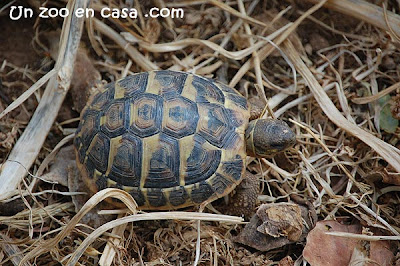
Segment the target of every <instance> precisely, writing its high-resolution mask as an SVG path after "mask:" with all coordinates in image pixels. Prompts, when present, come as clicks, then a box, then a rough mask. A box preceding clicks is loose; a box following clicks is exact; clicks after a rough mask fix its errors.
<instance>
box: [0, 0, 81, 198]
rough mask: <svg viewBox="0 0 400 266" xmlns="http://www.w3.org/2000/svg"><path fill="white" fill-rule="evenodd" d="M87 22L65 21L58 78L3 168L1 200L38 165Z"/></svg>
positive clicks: (74, 4)
mask: <svg viewBox="0 0 400 266" xmlns="http://www.w3.org/2000/svg"><path fill="white" fill-rule="evenodd" d="M87 4H88V1H87V0H76V1H72V0H71V1H69V2H68V8H69V10H74V11H75V10H76V9H77V8H86V7H87ZM83 22H84V19H83V18H81V19H79V18H77V17H76V16H69V17H68V18H66V20H65V23H64V26H63V31H62V34H61V36H62V39H61V42H60V52H59V57H58V60H57V64H56V66H55V69H56V71H57V76H52V78H50V80H49V82H48V84H47V87H46V90H45V92H44V94H43V97H42V99H41V101H40V103H39V105H38V107H37V109H36V112H35V114H34V115H33V117H32V119H31V121H30V123H29V124H28V126H27V127H26V129H25V131H24V133H23V134H22V135H21V137H20V138H19V139H18V141H17V143H16V144H15V146H14V148H13V150H12V152H11V153H10V155H9V156H8V161H6V162H5V163H4V164H3V165H2V171H1V174H0V183H1V184H2V186H1V187H0V195H1V196H0V199H4V195H5V194H6V192H9V191H11V190H14V189H16V187H17V185H18V183H19V182H20V181H21V179H22V178H23V177H24V176H25V175H26V172H27V169H29V168H30V167H31V165H32V164H33V162H34V161H35V159H36V157H37V155H38V154H39V151H40V149H41V148H42V145H43V143H44V140H45V139H46V136H47V133H48V132H49V130H50V128H51V126H52V125H53V122H54V120H55V118H56V116H57V114H58V110H59V108H60V106H61V104H62V103H63V101H64V97H65V95H66V93H67V91H68V88H69V84H70V82H71V74H72V69H73V66H74V62H75V56H76V52H77V49H78V46H79V41H80V36H81V33H82V28H83ZM14 161H17V162H19V163H15V162H14Z"/></svg>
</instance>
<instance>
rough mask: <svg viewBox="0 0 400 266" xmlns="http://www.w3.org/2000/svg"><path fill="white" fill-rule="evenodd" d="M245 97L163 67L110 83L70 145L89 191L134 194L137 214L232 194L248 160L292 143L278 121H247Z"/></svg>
mask: <svg viewBox="0 0 400 266" xmlns="http://www.w3.org/2000/svg"><path fill="white" fill-rule="evenodd" d="M249 117H250V108H249V105H248V102H247V100H246V98H244V97H243V96H242V95H241V94H240V93H239V92H237V91H236V90H235V89H233V88H230V87H228V86H227V85H224V84H222V83H219V82H217V81H214V80H211V79H207V78H204V77H201V76H198V75H195V74H190V73H185V72H178V71H169V70H160V71H150V72H143V73H137V74H134V75H130V76H127V77H125V78H123V79H120V80H117V81H115V82H112V83H109V84H107V85H105V86H104V88H102V89H100V91H99V92H98V93H96V94H94V95H93V96H92V97H91V98H90V99H89V101H88V103H87V105H86V107H85V108H84V110H83V111H82V113H81V120H80V124H79V126H78V129H77V132H76V135H75V139H74V147H75V153H76V161H77V166H78V169H79V171H80V173H81V175H82V178H83V180H84V182H85V183H86V185H87V187H88V188H89V189H90V191H91V192H92V193H95V192H97V191H99V190H101V189H104V188H107V187H115V188H120V189H123V190H125V191H127V192H128V193H130V195H132V197H133V198H134V199H135V201H136V203H137V204H138V206H139V208H140V209H147V210H150V209H157V210H165V209H179V208H183V207H187V206H193V205H199V204H202V203H203V204H206V203H209V202H212V201H214V200H216V199H218V198H221V197H223V196H225V195H227V194H229V193H230V192H231V191H232V190H233V189H234V188H235V187H236V186H237V185H238V184H239V183H240V182H241V181H242V179H243V177H244V176H245V168H246V167H245V161H246V155H247V154H248V155H250V156H256V157H268V156H270V155H271V154H274V153H276V152H279V151H283V150H285V149H287V148H288V147H290V146H292V145H293V143H294V142H295V135H294V133H293V132H292V131H291V129H290V128H289V126H288V125H287V124H286V123H285V122H283V121H280V120H274V119H255V120H252V121H250V122H249Z"/></svg>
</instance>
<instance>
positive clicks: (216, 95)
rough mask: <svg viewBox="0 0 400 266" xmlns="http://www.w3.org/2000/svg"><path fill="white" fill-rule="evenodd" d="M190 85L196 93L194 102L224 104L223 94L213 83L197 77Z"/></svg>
mask: <svg viewBox="0 0 400 266" xmlns="http://www.w3.org/2000/svg"><path fill="white" fill-rule="evenodd" d="M192 85H193V87H194V89H195V90H196V92H197V96H196V102H198V103H220V104H224V103H225V97H224V94H223V93H222V92H221V90H220V89H219V88H218V87H217V86H216V85H215V84H214V83H213V82H210V81H209V80H207V79H205V78H202V77H199V76H194V77H193V82H192Z"/></svg>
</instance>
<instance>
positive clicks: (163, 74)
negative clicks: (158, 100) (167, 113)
mask: <svg viewBox="0 0 400 266" xmlns="http://www.w3.org/2000/svg"><path fill="white" fill-rule="evenodd" d="M186 77H187V74H186V73H182V72H173V71H168V70H161V71H156V75H155V77H154V82H155V83H158V84H157V85H159V86H160V95H162V96H164V97H165V98H174V97H176V96H177V95H179V94H181V93H182V90H183V86H184V85H185V80H186ZM157 85H155V86H157Z"/></svg>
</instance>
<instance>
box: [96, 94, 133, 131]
mask: <svg viewBox="0 0 400 266" xmlns="http://www.w3.org/2000/svg"><path fill="white" fill-rule="evenodd" d="M103 117H104V124H102V125H101V131H102V132H104V133H105V134H106V135H107V136H109V137H110V138H113V137H116V136H120V135H122V134H124V133H125V131H126V129H127V126H128V123H129V105H128V104H127V103H125V101H123V100H115V101H113V102H111V104H110V105H109V106H107V107H106V110H105V111H104V115H103Z"/></svg>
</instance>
